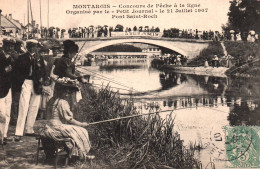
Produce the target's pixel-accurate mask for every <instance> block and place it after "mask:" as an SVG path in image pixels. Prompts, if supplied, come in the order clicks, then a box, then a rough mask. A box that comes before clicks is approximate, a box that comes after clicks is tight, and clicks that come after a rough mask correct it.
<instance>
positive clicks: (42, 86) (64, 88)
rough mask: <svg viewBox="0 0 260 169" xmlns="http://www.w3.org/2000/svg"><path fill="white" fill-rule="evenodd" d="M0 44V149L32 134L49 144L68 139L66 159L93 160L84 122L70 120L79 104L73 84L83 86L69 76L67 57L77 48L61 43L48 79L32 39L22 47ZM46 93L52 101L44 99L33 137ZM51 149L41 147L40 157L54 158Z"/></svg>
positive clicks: (77, 77) (78, 78)
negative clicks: (41, 120) (41, 118)
mask: <svg viewBox="0 0 260 169" xmlns="http://www.w3.org/2000/svg"><path fill="white" fill-rule="evenodd" d="M0 44H2V45H1V46H0V81H1V83H0V124H1V125H0V136H1V137H0V144H2V145H5V144H7V143H8V142H9V141H15V142H22V141H23V136H36V135H40V136H41V137H44V138H46V139H47V140H48V139H49V140H54V141H62V140H63V139H70V142H69V143H68V144H66V145H67V149H68V150H69V151H68V153H69V154H70V156H71V155H75V156H78V157H79V158H80V159H86V158H90V159H93V158H94V156H91V155H89V154H88V152H89V150H90V147H91V145H90V141H89V137H88V132H87V130H86V129H85V127H87V126H88V123H87V122H79V121H77V120H75V119H74V118H73V110H74V107H75V104H76V102H77V101H78V99H80V97H76V96H78V95H79V94H80V91H79V87H78V86H79V83H80V82H81V83H86V82H87V80H86V79H84V78H83V76H80V75H78V74H76V73H75V63H74V62H73V58H75V56H76V55H77V53H78V49H79V47H78V45H77V44H75V42H73V41H71V40H66V41H64V42H63V46H64V50H63V56H62V57H61V58H57V59H56V60H55V62H54V65H53V66H52V70H51V73H50V74H48V73H47V71H46V66H47V64H48V63H47V62H46V61H45V58H44V57H43V56H42V55H41V49H42V45H41V43H39V42H38V41H37V40H35V39H30V40H26V42H25V43H24V42H23V41H18V40H17V39H12V38H9V37H4V38H3V39H2V43H0ZM47 89H51V91H50V92H51V93H52V94H50V95H51V96H52V97H51V98H50V99H48V100H45V101H48V106H47V109H48V111H46V113H47V122H46V124H45V126H44V128H42V130H41V131H40V132H37V133H35V131H34V124H35V120H36V117H37V114H38V112H39V107H40V105H41V102H42V101H43V99H42V98H43V96H44V95H43V93H44V90H47ZM15 104H17V105H18V107H17V108H18V109H17V108H15V107H16V106H15ZM15 116H17V122H16V128H15V132H14V134H13V135H12V134H11V133H9V131H8V128H9V122H10V117H15ZM64 122H65V123H64ZM75 131H76V132H75ZM46 139H45V140H46ZM51 146H53V145H50V144H48V142H45V143H44V142H43V147H44V151H45V154H46V156H49V157H50V156H53V155H54V153H55V152H54V151H55V148H54V147H51Z"/></svg>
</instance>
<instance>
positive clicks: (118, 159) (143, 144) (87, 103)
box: [75, 85, 198, 169]
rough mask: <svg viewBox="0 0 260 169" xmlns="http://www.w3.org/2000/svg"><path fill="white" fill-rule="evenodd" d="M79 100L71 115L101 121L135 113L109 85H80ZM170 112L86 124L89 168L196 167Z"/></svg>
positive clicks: (82, 119) (192, 152)
mask: <svg viewBox="0 0 260 169" xmlns="http://www.w3.org/2000/svg"><path fill="white" fill-rule="evenodd" d="M82 95H83V100H82V101H81V102H80V104H79V107H78V111H77V113H75V118H77V119H78V120H80V121H88V122H94V121H101V120H107V119H112V118H117V117H119V116H120V117H123V116H129V115H136V114H138V111H137V109H136V108H135V106H134V104H133V101H132V100H131V99H129V100H122V99H121V98H120V97H119V95H118V94H117V93H113V92H111V90H110V89H109V87H104V88H102V89H99V90H98V91H95V90H94V89H92V88H91V87H90V86H87V85H85V86H83V87H82ZM173 127H174V119H173V118H172V116H171V115H169V116H167V117H166V119H162V118H161V117H160V116H159V115H150V116H143V117H135V118H130V119H125V120H118V121H114V122H107V123H102V124H98V125H93V126H90V127H89V128H88V130H89V133H90V139H91V142H92V149H93V152H92V153H93V154H95V155H96V162H95V164H93V165H94V166H92V167H93V168H167V167H168V168H169V167H173V168H185V169H189V168H198V162H197V161H196V160H195V159H194V150H190V149H187V148H186V147H184V145H183V141H182V140H181V139H180V135H179V134H178V133H177V132H174V131H173Z"/></svg>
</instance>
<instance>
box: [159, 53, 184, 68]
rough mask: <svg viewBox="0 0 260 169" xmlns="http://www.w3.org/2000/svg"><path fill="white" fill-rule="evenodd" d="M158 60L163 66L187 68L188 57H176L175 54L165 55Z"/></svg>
mask: <svg viewBox="0 0 260 169" xmlns="http://www.w3.org/2000/svg"><path fill="white" fill-rule="evenodd" d="M160 60H162V61H163V62H164V64H169V65H177V66H187V61H188V56H184V55H176V54H165V55H163V56H161V57H160Z"/></svg>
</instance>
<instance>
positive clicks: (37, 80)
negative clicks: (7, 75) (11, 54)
mask: <svg viewBox="0 0 260 169" xmlns="http://www.w3.org/2000/svg"><path fill="white" fill-rule="evenodd" d="M30 56H31V54H30V53H29V52H27V53H25V54H22V55H20V56H19V57H18V59H17V60H16V62H15V68H14V73H13V75H14V76H13V77H14V78H13V89H14V91H21V87H22V85H23V83H24V80H25V79H27V78H28V77H29V73H30V67H31V64H32V65H33V66H32V68H33V72H32V80H33V86H34V91H35V93H37V94H41V92H42V81H43V80H44V79H45V78H46V69H45V65H44V61H43V58H42V56H40V55H38V54H35V60H34V62H31V59H30ZM37 63H39V64H40V66H38V64H37Z"/></svg>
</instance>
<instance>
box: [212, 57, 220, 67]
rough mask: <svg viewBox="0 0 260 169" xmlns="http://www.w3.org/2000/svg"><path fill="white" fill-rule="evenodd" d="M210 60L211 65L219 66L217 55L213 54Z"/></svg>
mask: <svg viewBox="0 0 260 169" xmlns="http://www.w3.org/2000/svg"><path fill="white" fill-rule="evenodd" d="M212 62H213V63H212V65H213V67H219V59H218V56H217V55H214V57H213V59H212Z"/></svg>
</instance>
